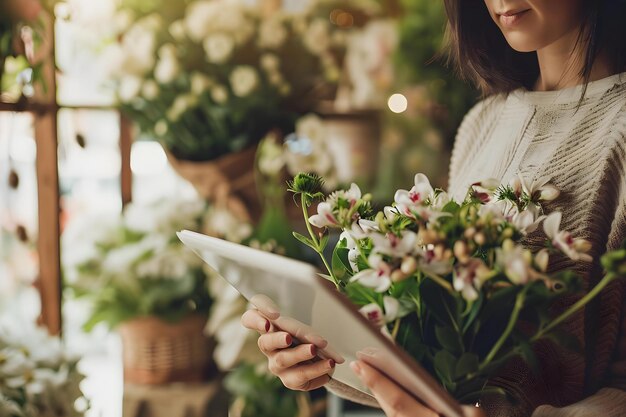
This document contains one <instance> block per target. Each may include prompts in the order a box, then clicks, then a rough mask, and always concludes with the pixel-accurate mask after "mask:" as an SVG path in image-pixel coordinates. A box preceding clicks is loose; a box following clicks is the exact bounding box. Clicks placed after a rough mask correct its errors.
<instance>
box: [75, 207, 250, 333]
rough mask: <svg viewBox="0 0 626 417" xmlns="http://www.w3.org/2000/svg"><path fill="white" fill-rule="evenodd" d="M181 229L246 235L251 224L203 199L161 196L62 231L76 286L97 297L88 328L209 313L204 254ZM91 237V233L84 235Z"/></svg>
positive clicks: (234, 236) (83, 294)
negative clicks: (145, 318)
mask: <svg viewBox="0 0 626 417" xmlns="http://www.w3.org/2000/svg"><path fill="white" fill-rule="evenodd" d="M182 229H189V230H197V231H205V232H207V233H210V234H219V235H220V236H223V237H225V238H227V239H229V240H235V241H241V240H242V239H244V238H246V237H248V235H249V234H250V231H251V230H250V225H248V224H247V223H244V222H241V221H239V220H238V219H235V218H234V216H233V215H232V214H231V213H229V212H228V211H225V210H220V209H218V208H216V207H211V208H209V209H208V210H207V207H206V204H205V203H204V202H202V201H196V200H193V201H176V202H172V201H159V202H156V203H154V204H151V205H136V204H131V205H129V206H128V207H127V208H126V210H125V212H124V214H123V216H121V217H114V218H111V219H108V220H107V219H106V218H104V217H100V218H99V219H98V220H97V221H93V219H87V221H86V224H85V225H81V224H74V225H73V226H72V227H70V228H69V229H68V230H67V231H66V232H65V233H64V237H63V238H64V244H65V245H66V246H65V247H66V250H65V251H64V253H65V255H64V256H65V259H64V265H65V268H66V279H67V281H68V283H69V286H70V289H71V290H72V291H73V292H74V295H75V296H77V297H82V298H87V299H90V300H92V301H93V306H94V307H93V311H92V313H91V317H90V319H89V320H88V321H87V322H86V324H85V327H86V328H87V329H90V328H92V327H93V326H94V325H95V324H97V323H99V322H106V323H107V324H108V325H109V326H110V327H115V326H117V325H118V324H120V323H121V322H124V321H127V320H130V319H133V318H137V317H140V316H147V315H152V316H157V317H158V318H161V319H164V320H167V321H176V320H179V319H182V318H184V317H185V316H187V315H189V314H192V313H198V314H204V315H208V312H209V309H210V307H211V303H212V297H211V295H210V292H209V287H208V283H207V274H206V272H205V271H204V269H203V262H202V260H200V259H199V258H198V257H197V256H195V255H194V254H193V253H192V252H191V251H189V250H187V249H186V248H185V247H184V246H183V245H182V243H180V241H179V240H178V238H177V237H176V232H177V231H179V230H182ZM86 236H88V237H90V238H91V239H92V241H91V242H89V241H87V240H86V239H85V237H86Z"/></svg>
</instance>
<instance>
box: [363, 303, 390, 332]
mask: <svg viewBox="0 0 626 417" xmlns="http://www.w3.org/2000/svg"><path fill="white" fill-rule="evenodd" d="M359 313H361V314H362V315H363V316H365V318H366V319H367V320H368V321H370V322H371V323H373V324H374V325H375V326H377V327H382V326H384V325H385V317H384V314H383V310H382V309H381V308H380V306H379V305H378V304H374V303H372V304H368V305H365V306H363V307H361V308H360V309H359Z"/></svg>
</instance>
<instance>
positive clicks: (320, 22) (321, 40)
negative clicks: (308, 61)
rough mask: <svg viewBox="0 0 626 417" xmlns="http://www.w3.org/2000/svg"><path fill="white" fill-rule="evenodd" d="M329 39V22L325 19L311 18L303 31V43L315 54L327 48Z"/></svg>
mask: <svg viewBox="0 0 626 417" xmlns="http://www.w3.org/2000/svg"><path fill="white" fill-rule="evenodd" d="M330 40H331V39H330V24H329V23H328V21H327V20H326V19H322V18H317V19H315V20H313V22H311V24H310V25H309V27H308V28H307V30H306V32H305V33H304V45H305V46H306V47H307V49H308V50H309V51H311V52H312V53H314V54H316V55H321V54H322V53H323V52H325V51H326V50H327V49H328V48H329V46H330Z"/></svg>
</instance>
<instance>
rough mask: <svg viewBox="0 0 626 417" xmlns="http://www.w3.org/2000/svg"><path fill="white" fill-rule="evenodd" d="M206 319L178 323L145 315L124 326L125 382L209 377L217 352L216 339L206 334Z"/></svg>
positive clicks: (162, 381) (151, 382) (190, 379)
mask: <svg viewBox="0 0 626 417" xmlns="http://www.w3.org/2000/svg"><path fill="white" fill-rule="evenodd" d="M206 321H207V318H206V317H205V316H202V315H191V316H188V317H186V318H185V319H183V320H181V321H180V322H178V323H168V322H165V321H163V320H161V319H158V318H156V317H141V318H138V319H134V320H130V321H127V322H125V323H123V324H122V325H120V327H119V331H120V335H121V337H122V348H123V355H122V356H123V363H124V381H125V382H127V383H133V384H149V385H159V384H167V383H171V382H200V381H203V380H205V379H206V377H207V376H208V373H209V371H210V367H211V356H212V351H213V342H212V341H210V340H209V339H208V338H207V337H206V336H205V335H204V326H205V324H206Z"/></svg>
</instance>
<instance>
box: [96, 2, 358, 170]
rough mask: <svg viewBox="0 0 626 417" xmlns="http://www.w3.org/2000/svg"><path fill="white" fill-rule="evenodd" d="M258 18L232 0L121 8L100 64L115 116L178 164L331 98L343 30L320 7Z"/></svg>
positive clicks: (282, 125) (285, 126) (239, 145)
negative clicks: (114, 95) (104, 64)
mask: <svg viewBox="0 0 626 417" xmlns="http://www.w3.org/2000/svg"><path fill="white" fill-rule="evenodd" d="M312 3H313V4H312V5H311V7H309V8H308V9H307V10H305V11H303V12H299V13H295V14H289V13H286V12H283V11H281V10H277V11H275V12H273V13H269V14H268V13H264V11H263V9H262V8H261V7H251V6H250V5H249V4H246V2H243V1H240V0H212V1H207V0H195V1H189V2H185V3H183V5H184V6H181V3H175V2H166V1H162V0H153V1H151V2H149V3H146V2H142V3H138V2H136V1H132V0H125V1H123V2H121V6H120V8H119V12H118V15H117V19H116V20H117V23H118V24H117V26H118V31H117V32H116V33H115V34H114V38H115V39H116V41H115V42H114V43H113V45H112V46H111V47H110V48H108V51H109V52H108V53H105V55H104V56H105V58H106V60H107V61H108V65H109V66H110V68H111V69H112V76H113V78H114V80H115V82H116V84H117V87H118V91H119V102H120V106H121V108H122V110H123V111H124V112H125V113H126V114H127V115H129V117H130V118H131V119H132V120H134V121H135V122H137V123H138V125H139V127H140V129H141V131H142V132H143V133H146V134H148V135H150V136H152V137H154V138H156V139H158V140H159V141H161V142H162V143H163V144H164V145H165V147H166V148H167V149H168V150H169V151H170V152H171V153H172V154H173V155H174V156H176V157H178V158H179V159H183V160H194V161H206V160H211V159H214V158H217V157H219V156H221V155H224V154H227V153H230V152H235V151H239V150H242V149H243V148H245V147H247V146H249V145H251V144H253V143H256V142H257V141H259V140H261V138H262V137H263V136H264V135H265V134H266V133H267V132H268V131H269V130H270V129H273V128H279V129H282V130H283V131H285V132H290V131H292V130H293V123H294V120H295V118H296V117H297V115H298V114H302V113H304V112H306V111H310V110H311V109H312V108H313V106H314V103H316V102H318V101H319V100H320V99H332V98H333V97H334V94H335V90H336V84H337V81H338V79H339V76H340V71H341V69H340V63H341V59H342V57H343V55H344V54H345V48H346V33H344V32H346V31H348V32H349V30H350V27H352V25H350V27H342V26H340V25H336V24H332V23H331V22H329V21H328V18H327V16H328V15H327V14H326V15H325V14H322V12H321V11H322V10H324V11H326V10H327V9H328V8H329V7H328V5H327V3H328V4H330V3H332V2H330V1H326V0H324V1H315V2H312Z"/></svg>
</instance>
